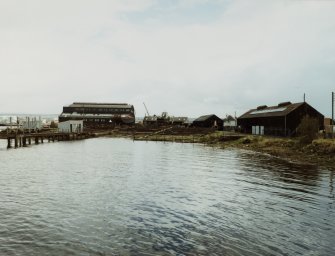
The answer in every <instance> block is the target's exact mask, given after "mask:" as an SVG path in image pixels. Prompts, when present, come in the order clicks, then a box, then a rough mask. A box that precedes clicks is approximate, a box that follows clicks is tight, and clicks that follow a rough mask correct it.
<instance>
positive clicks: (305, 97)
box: [304, 93, 306, 102]
mask: <svg viewBox="0 0 335 256" xmlns="http://www.w3.org/2000/svg"><path fill="white" fill-rule="evenodd" d="M304 102H306V93H304Z"/></svg>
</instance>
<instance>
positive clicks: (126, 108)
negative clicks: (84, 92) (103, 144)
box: [59, 102, 135, 127]
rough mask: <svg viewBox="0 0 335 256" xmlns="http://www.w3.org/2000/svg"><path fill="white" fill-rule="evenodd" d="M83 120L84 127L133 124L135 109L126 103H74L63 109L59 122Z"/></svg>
mask: <svg viewBox="0 0 335 256" xmlns="http://www.w3.org/2000/svg"><path fill="white" fill-rule="evenodd" d="M68 120H83V121H84V126H101V127H104V126H114V125H121V124H127V125H131V124H134V123H135V109H134V106H133V105H129V104H126V103H87V102H74V103H73V104H71V105H69V106H64V107H63V112H62V114H61V115H60V116H59V122H64V121H68Z"/></svg>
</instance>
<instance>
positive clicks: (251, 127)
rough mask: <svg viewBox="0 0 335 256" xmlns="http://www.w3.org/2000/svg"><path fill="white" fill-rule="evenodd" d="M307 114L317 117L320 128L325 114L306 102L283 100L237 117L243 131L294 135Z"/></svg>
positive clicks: (259, 133) (257, 133)
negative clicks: (275, 104)
mask: <svg viewBox="0 0 335 256" xmlns="http://www.w3.org/2000/svg"><path fill="white" fill-rule="evenodd" d="M305 116H310V117H313V118H317V119H318V120H319V128H320V130H322V129H323V127H324V116H323V115H322V114H321V113H319V112H318V111H317V110H316V109H314V108H313V107H312V106H310V105H309V104H307V103H306V102H300V103H291V102H283V103H280V104H278V105H277V106H272V107H268V106H265V105H263V106H259V107H257V108H256V109H251V110H249V111H248V112H246V113H245V114H243V115H242V116H240V117H239V118H238V119H237V125H238V126H239V127H240V128H241V130H242V132H245V133H251V134H255V135H275V136H293V135H296V130H297V127H298V126H299V124H300V123H301V120H302V118H303V117H305Z"/></svg>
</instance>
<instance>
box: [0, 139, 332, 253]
mask: <svg viewBox="0 0 335 256" xmlns="http://www.w3.org/2000/svg"><path fill="white" fill-rule="evenodd" d="M5 146H6V145H5V144H4V142H1V144H0V255H334V252H335V191H334V186H335V181H334V180H335V178H334V173H333V172H332V171H330V170H326V169H322V168H316V167H310V166H303V165H299V164H294V163H287V162H285V161H281V160H277V159H274V158H271V157H268V156H264V155H259V154H255V153H250V152H246V151H240V150H217V149H212V148H208V147H205V146H202V145H192V144H173V143H156V142H133V141H131V140H126V139H108V138H100V139H91V140H85V141H77V142H60V143H53V144H52V143H44V144H43V145H38V146H32V147H29V148H21V149H11V150H7V149H5Z"/></svg>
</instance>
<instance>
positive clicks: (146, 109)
mask: <svg viewBox="0 0 335 256" xmlns="http://www.w3.org/2000/svg"><path fill="white" fill-rule="evenodd" d="M143 105H144V107H145V110H146V111H147V114H148V116H150V114H149V111H148V109H147V106H146V105H145V103H144V102H143Z"/></svg>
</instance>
